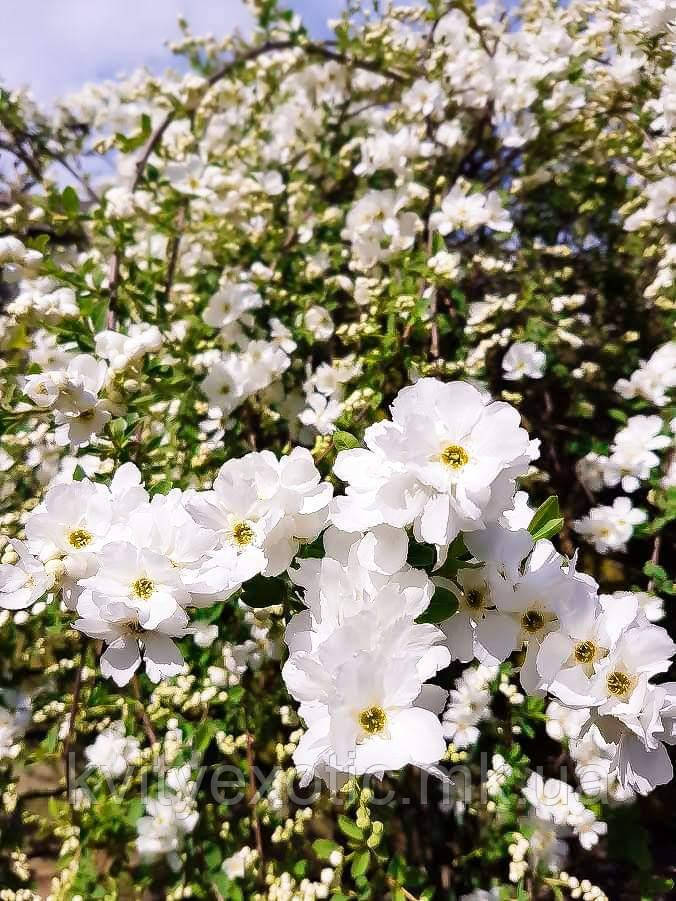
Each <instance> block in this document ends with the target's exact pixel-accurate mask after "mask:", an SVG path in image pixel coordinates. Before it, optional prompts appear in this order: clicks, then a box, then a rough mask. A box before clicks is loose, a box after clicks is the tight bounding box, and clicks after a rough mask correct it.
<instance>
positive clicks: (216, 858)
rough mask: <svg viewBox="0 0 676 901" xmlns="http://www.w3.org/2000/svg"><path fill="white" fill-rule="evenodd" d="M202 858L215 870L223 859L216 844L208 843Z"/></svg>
mask: <svg viewBox="0 0 676 901" xmlns="http://www.w3.org/2000/svg"><path fill="white" fill-rule="evenodd" d="M204 859H205V860H206V862H207V866H208V867H209V869H210V870H217V869H218V867H220V865H221V861H222V860H223V855H222V854H221V849H220V848H219V847H218V845H215V844H211V843H209V845H208V846H207V848H206V850H205V852H204Z"/></svg>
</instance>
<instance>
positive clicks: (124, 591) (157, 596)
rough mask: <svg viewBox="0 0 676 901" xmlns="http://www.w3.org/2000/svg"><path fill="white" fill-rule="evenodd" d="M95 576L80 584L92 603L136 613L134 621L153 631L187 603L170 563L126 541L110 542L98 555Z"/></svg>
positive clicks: (184, 591)
mask: <svg viewBox="0 0 676 901" xmlns="http://www.w3.org/2000/svg"><path fill="white" fill-rule="evenodd" d="M98 563H99V569H98V571H97V572H96V574H95V575H93V576H90V577H89V578H87V579H81V580H80V585H82V587H84V588H86V589H89V591H91V593H92V599H93V602H94V604H96V605H97V606H99V607H105V608H107V609H116V608H119V609H122V608H123V609H124V610H125V611H136V620H137V621H138V622H141V623H142V624H143V627H144V628H146V629H154V628H156V627H157V626H158V624H159V623H161V622H164V621H165V620H167V619H170V618H171V617H174V616H175V615H176V614H178V615H179V616H180V615H181V613H182V610H181V605H184V604H186V603H188V602H189V600H190V595H189V593H188V592H187V591H186V590H185V588H184V586H183V583H182V581H181V577H180V575H179V573H178V572H177V570H176V567H174V566H173V564H172V562H171V560H169V559H168V558H167V557H165V556H163V555H162V554H158V553H156V552H155V551H151V550H148V549H145V548H143V549H140V548H137V547H135V546H134V545H133V544H130V543H129V542H126V541H111V542H109V543H108V544H106V545H105V546H104V547H103V549H102V550H101V551H100V552H99V555H98Z"/></svg>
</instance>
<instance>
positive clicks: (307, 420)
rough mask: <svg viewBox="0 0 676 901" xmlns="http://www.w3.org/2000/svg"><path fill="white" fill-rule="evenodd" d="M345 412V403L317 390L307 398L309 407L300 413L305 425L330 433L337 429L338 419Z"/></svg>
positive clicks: (326, 433) (299, 415)
mask: <svg viewBox="0 0 676 901" xmlns="http://www.w3.org/2000/svg"><path fill="white" fill-rule="evenodd" d="M342 412H343V405H342V404H341V403H340V402H339V401H337V400H332V399H331V398H329V397H326V396H325V395H324V394H320V393H319V392H317V391H315V392H314V393H313V394H310V395H309V397H308V398H307V407H306V408H305V409H304V410H301V412H300V413H299V414H298V418H299V419H300V421H301V422H302V423H303V425H306V426H311V427H312V428H314V429H316V430H317V431H318V432H319V434H320V435H330V434H331V432H335V430H336V420H337V419H338V418H339V417H340V415H341V413H342Z"/></svg>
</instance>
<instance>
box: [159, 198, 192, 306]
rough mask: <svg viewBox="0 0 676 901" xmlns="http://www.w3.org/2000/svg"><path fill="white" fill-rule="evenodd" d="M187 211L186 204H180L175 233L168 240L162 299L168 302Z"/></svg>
mask: <svg viewBox="0 0 676 901" xmlns="http://www.w3.org/2000/svg"><path fill="white" fill-rule="evenodd" d="M186 212H187V204H186V206H182V207H181V209H180V210H179V212H178V217H177V219H176V233H175V234H174V235H173V236H172V238H171V241H170V242H169V262H168V264H167V280H166V282H165V285H164V299H165V302H166V303H168V302H169V301H170V300H171V289H172V286H173V284H174V277H175V275H176V263H177V262H178V248H179V245H180V243H181V237H182V229H183V224H184V222H185V218H186Z"/></svg>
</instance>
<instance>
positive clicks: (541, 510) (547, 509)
mask: <svg viewBox="0 0 676 901" xmlns="http://www.w3.org/2000/svg"><path fill="white" fill-rule="evenodd" d="M560 517H561V510H560V509H559V499H558V497H557V496H556V495H555V494H553V495H552V496H551V497H548V498H547V500H546V501H545V502H544V503H543V504H540V506H539V507H538V508H537V510H536V511H535V513H534V514H533V518H532V519H531V521H530V524H529V526H528V531H529V532H530V533H531V535H535V534H536V532H539V531H540V529H542V528H543V526H545V525H546V524H547V523H548V522H550V521H551V520H553V519H559V518H560Z"/></svg>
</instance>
